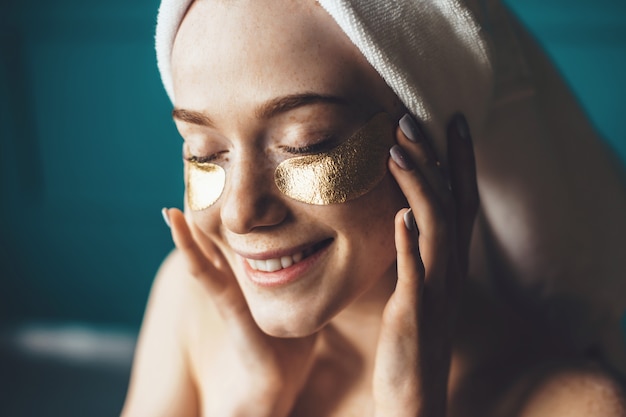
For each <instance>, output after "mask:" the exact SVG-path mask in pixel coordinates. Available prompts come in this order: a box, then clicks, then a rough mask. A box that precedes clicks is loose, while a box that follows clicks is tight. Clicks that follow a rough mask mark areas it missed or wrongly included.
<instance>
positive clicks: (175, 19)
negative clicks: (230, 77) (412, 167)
mask: <svg viewBox="0 0 626 417" xmlns="http://www.w3.org/2000/svg"><path fill="white" fill-rule="evenodd" d="M190 3H191V1H190V0H164V1H162V3H161V7H160V10H159V17H158V23H157V32H156V49H157V59H158V65H159V70H160V71H161V78H162V80H163V84H164V85H165V89H166V91H167V93H168V95H169V97H170V99H171V100H172V102H174V100H175V98H174V91H173V88H172V74H171V67H170V56H171V52H172V47H173V43H174V38H175V35H176V31H177V29H178V27H179V25H180V23H181V20H182V18H183V16H184V13H185V11H186V10H187V8H188V7H189V5H190ZM319 3H320V4H321V5H322V6H323V7H324V8H325V9H326V10H327V11H328V13H329V14H330V15H331V16H332V17H333V18H334V20H335V21H336V22H337V23H338V25H339V26H340V27H341V29H342V30H343V31H344V32H345V33H346V35H347V36H348V37H349V38H350V40H351V41H352V42H353V43H354V44H355V45H356V46H357V47H358V49H359V50H360V51H361V53H362V54H363V55H364V56H365V58H366V59H367V60H368V61H369V62H370V64H371V65H372V66H373V67H374V68H375V69H376V70H377V71H378V73H379V74H380V75H381V76H382V77H383V79H384V80H385V81H386V82H387V84H388V85H389V86H390V87H391V88H392V89H393V91H394V92H395V93H396V95H397V96H398V97H399V98H400V100H402V102H403V103H404V104H405V106H406V107H407V108H408V109H409V111H411V113H412V114H413V115H414V116H416V118H417V119H418V120H419V121H420V123H421V124H422V126H424V127H425V128H426V129H427V131H428V132H429V134H430V136H431V137H433V138H434V140H435V147H436V150H437V153H438V154H439V156H440V159H442V160H443V159H445V155H446V152H445V126H446V121H448V120H449V119H450V117H451V116H452V115H453V114H454V113H456V112H463V114H464V115H465V117H466V118H467V119H468V121H469V123H470V126H472V128H473V131H474V133H476V132H477V129H479V127H480V126H482V125H483V123H484V118H485V115H486V114H487V108H488V103H489V101H490V99H491V93H492V80H493V74H492V71H491V62H490V56H489V52H488V47H487V42H486V40H485V39H484V37H483V34H482V32H481V28H480V26H479V25H478V24H477V23H476V21H475V19H474V17H473V16H472V13H471V12H470V10H469V9H468V8H467V7H466V6H464V5H463V4H462V3H461V2H460V1H458V0H438V1H432V0H395V1H380V0H367V1H364V0H360V1H359V0H319Z"/></svg>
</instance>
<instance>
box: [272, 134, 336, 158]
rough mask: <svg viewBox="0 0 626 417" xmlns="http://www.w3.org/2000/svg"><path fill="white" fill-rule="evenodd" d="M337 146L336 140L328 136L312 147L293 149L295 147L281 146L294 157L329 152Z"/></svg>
mask: <svg viewBox="0 0 626 417" xmlns="http://www.w3.org/2000/svg"><path fill="white" fill-rule="evenodd" d="M334 146H335V138H334V137H333V136H332V135H326V136H324V137H323V138H322V140H320V141H319V142H316V143H314V144H312V145H307V146H301V147H293V146H281V149H282V150H284V151H285V152H287V153H291V154H294V155H310V154H316V153H320V152H324V151H328V150H330V149H332V148H334Z"/></svg>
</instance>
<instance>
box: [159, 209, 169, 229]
mask: <svg viewBox="0 0 626 417" xmlns="http://www.w3.org/2000/svg"><path fill="white" fill-rule="evenodd" d="M161 214H162V215H163V220H164V221H165V224H166V225H167V227H169V228H171V227H172V225H171V224H170V215H169V214H168V213H167V208H165V207H163V208H162V209H161Z"/></svg>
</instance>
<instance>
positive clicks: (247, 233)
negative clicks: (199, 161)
mask: <svg viewBox="0 0 626 417" xmlns="http://www.w3.org/2000/svg"><path fill="white" fill-rule="evenodd" d="M172 63H173V68H174V89H175V95H176V102H175V107H176V108H177V109H178V110H181V109H183V110H186V111H189V112H195V113H194V114H196V115H198V114H200V115H202V116H203V118H201V120H203V122H202V123H201V124H199V123H198V120H199V119H198V118H195V119H194V120H195V121H194V120H192V118H188V117H176V120H175V121H176V124H177V127H178V129H179V131H180V133H181V136H182V137H183V138H184V141H185V142H184V152H185V155H186V156H189V155H193V156H198V157H208V156H212V155H216V156H215V159H214V163H217V164H220V165H221V166H222V167H223V168H224V170H225V171H226V172H227V175H226V177H227V180H226V185H225V189H224V192H223V194H222V196H221V197H220V199H219V200H218V201H217V202H216V204H214V205H213V206H211V207H210V208H208V209H206V210H202V211H197V212H191V211H189V210H185V212H186V214H185V215H183V213H182V212H181V211H179V210H177V209H170V210H167V211H166V215H167V218H168V221H169V222H170V224H171V228H172V236H173V239H174V242H175V244H176V246H177V250H176V251H175V252H173V253H172V255H170V256H169V257H168V259H167V260H166V261H165V262H164V264H163V266H162V268H161V270H160V272H159V274H158V276H157V279H156V281H155V284H154V289H153V293H152V295H151V298H150V302H149V305H148V308H147V311H146V317H145V322H144V326H143V328H142V332H141V336H140V340H139V344H138V347H137V355H136V360H135V364H134V369H133V376H132V380H131V385H130V390H129V394H128V399H127V403H126V405H125V408H124V411H123V414H122V415H123V416H182V417H185V416H200V415H202V416H255V417H259V416H272V417H280V416H288V415H291V416H298V417H306V416H350V415H358V416H372V415H374V416H398V417H402V416H405V415H406V416H421V417H425V416H443V415H445V414H446V412H447V413H448V414H449V415H453V416H454V415H463V416H473V415H476V416H489V415H494V416H495V415H522V416H542V415H550V416H553V415H568V414H563V413H564V411H562V410H565V409H563V408H559V405H562V404H566V403H567V402H568V401H571V400H572V399H580V398H583V397H582V396H581V392H582V393H585V395H586V397H584V398H585V401H586V403H589V404H591V403H600V404H601V405H602V406H603V407H604V408H599V410H600V412H598V414H595V415H617V416H620V415H621V414H619V413H622V414H623V410H624V405H623V402H620V401H621V400H620V396H619V386H618V385H617V384H615V383H613V382H612V379H611V378H610V377H609V376H608V375H607V374H605V373H604V372H603V371H602V370H601V369H600V370H599V371H598V370H595V369H594V370H593V372H592V371H590V370H588V369H583V370H581V371H580V372H578V373H574V374H572V373H571V372H569V371H568V370H569V369H570V368H572V366H571V365H570V364H565V365H561V366H558V367H552V368H549V367H548V368H546V367H543V366H540V365H541V364H542V363H544V362H546V361H550V359H551V358H552V357H553V355H554V354H556V353H558V347H555V346H553V345H551V344H550V343H546V342H545V339H544V338H543V337H542V336H545V335H539V334H537V332H536V329H534V328H533V326H532V324H529V323H525V322H524V320H520V319H519V317H516V316H515V313H514V312H512V311H510V309H508V308H507V307H508V306H507V305H502V304H500V303H498V302H497V300H494V299H493V297H492V296H491V295H490V294H489V293H488V292H484V291H483V290H481V289H477V288H476V287H475V286H473V285H469V286H466V289H465V290H462V288H463V284H464V282H463V281H464V277H465V273H466V270H467V265H468V247H469V242H470V235H471V229H472V225H473V219H474V215H475V213H476V210H477V205H478V199H477V191H476V173H475V168H474V159H473V152H472V146H471V141H470V139H469V138H468V135H467V129H466V127H465V126H463V118H462V117H460V116H457V117H453V118H452V117H451V120H450V124H449V125H448V126H447V136H448V144H449V155H448V158H449V160H450V166H451V168H450V169H449V171H444V170H442V169H441V168H440V167H439V166H438V165H437V164H436V157H435V155H434V154H433V151H432V149H431V148H430V146H429V145H428V140H427V139H428V138H427V137H426V136H425V135H423V134H422V135H421V136H419V137H418V138H417V141H416V142H413V141H410V140H409V139H408V138H407V137H406V136H405V135H404V134H403V133H402V131H401V130H400V129H399V128H398V129H396V131H395V140H396V141H397V145H398V146H399V147H397V148H395V151H394V153H393V155H395V157H394V158H392V159H390V160H389V163H388V167H389V174H388V175H387V176H386V177H385V178H384V179H383V180H382V182H381V183H380V184H379V185H378V186H377V187H375V188H374V189H373V190H371V191H370V192H369V193H367V194H366V195H364V196H362V197H360V198H358V199H356V200H353V201H349V202H347V203H345V204H338V205H329V206H312V205H307V204H305V203H301V202H297V201H294V200H291V199H289V198H288V197H285V196H284V195H283V194H281V193H280V191H278V190H277V188H276V186H275V184H274V181H273V172H274V169H275V167H276V165H277V164H279V163H280V162H282V161H283V160H285V159H286V158H289V157H292V156H293V155H291V154H290V153H289V152H286V151H285V147H286V146H288V147H301V146H306V145H310V144H312V143H316V142H317V141H319V137H320V133H322V136H324V135H323V134H324V133H327V132H333V134H334V135H336V136H337V137H339V138H347V137H348V136H349V135H350V134H351V133H352V132H354V131H355V130H356V129H358V127H360V126H361V125H363V123H365V121H367V120H368V119H369V118H370V117H371V116H373V115H374V114H376V113H378V112H380V111H385V112H387V113H388V114H390V115H391V117H392V119H393V120H395V121H396V122H397V121H398V120H399V119H400V117H401V116H402V115H403V114H404V113H405V110H404V109H403V107H402V105H401V104H400V103H399V102H398V100H397V98H396V97H395V96H394V94H393V93H392V92H391V91H390V90H389V89H388V87H387V86H386V85H385V83H384V82H383V81H382V80H381V79H380V77H379V76H378V75H377V74H376V73H375V72H374V70H373V69H372V68H371V67H370V66H369V65H368V64H367V63H366V62H365V61H364V59H363V58H362V56H361V55H360V54H359V53H358V51H357V50H356V49H355V48H354V47H353V46H352V45H351V44H350V43H349V41H348V40H347V39H346V38H345V36H344V35H343V33H342V32H341V31H340V30H339V29H338V28H337V27H336V26H335V25H334V23H333V21H332V20H331V19H330V17H329V16H327V15H326V14H325V12H324V11H323V10H322V9H321V8H320V7H318V6H316V5H315V3H314V2H310V3H309V2H278V1H271V2H270V1H268V2H261V1H235V2H223V3H222V2H211V4H209V3H208V2H202V1H200V2H196V3H194V5H193V6H192V8H191V10H190V11H189V12H188V15H187V17H186V18H185V20H184V22H183V25H182V27H181V29H180V31H179V33H178V35H177V39H176V43H175V45H174V53H173V58H172ZM251 69H254V71H251ZM301 93H315V94H321V95H332V96H338V97H341V98H342V99H343V101H345V103H346V104H337V103H330V102H316V103H313V104H311V103H309V104H307V105H303V106H298V107H296V108H290V109H288V110H287V111H281V112H278V113H276V114H273V115H272V116H271V117H260V114H261V113H263V112H261V111H260V109H262V108H263V107H264V105H265V104H267V103H268V102H271V101H272V100H275V99H276V98H277V97H284V96H288V95H293V94H301ZM179 114H183V113H179ZM451 116H452V115H451ZM207 118H210V121H211V125H210V126H208V125H207V123H205V122H206V121H207ZM448 180H449V181H450V185H451V187H449V186H448ZM407 207H411V212H412V213H414V221H415V224H416V228H413V227H411V228H407V226H406V224H407V223H408V224H409V225H412V224H413V223H412V222H413V219H412V217H411V215H410V214H409V215H407ZM405 219H406V221H405ZM417 230H419V233H418V232H417ZM319 242H325V244H326V245H327V246H326V249H325V250H324V251H321V252H320V253H321V255H320V257H319V258H318V260H317V261H316V262H314V263H313V264H312V266H311V267H309V268H308V269H307V270H306V271H305V272H304V273H302V274H301V275H302V276H301V277H299V278H298V279H297V280H295V281H293V282H291V283H289V284H287V285H279V286H273V287H264V286H259V285H257V284H255V283H254V282H253V280H251V279H250V275H251V274H250V272H249V270H248V269H247V268H246V267H245V265H246V264H245V263H244V262H245V261H242V259H241V255H242V254H247V255H246V256H249V257H252V256H261V257H273V256H276V255H275V254H276V253H277V252H276V251H278V252H280V253H283V252H284V251H287V252H294V251H296V250H299V248H301V247H302V245H305V246H310V245H311V244H315V243H319ZM252 275H254V273H253V274H252ZM462 291H463V292H465V293H466V294H465V295H466V296H465V297H464V298H463V301H462V302H461V301H460V300H459V299H460V294H461V292H462ZM459 310H460V312H459ZM457 313H458V318H459V320H458V323H456V327H457V328H458V331H457V332H454V333H453V329H454V328H455V322H456V321H457V320H455V318H456V316H457ZM521 340H523V341H524V343H520V341H521ZM551 355H552V356H551ZM594 378H595V379H594ZM590 381H591V382H593V381H596V382H598V383H599V384H600V385H602V384H604V385H603V386H605V387H610V388H611V389H608V388H607V389H603V390H596V391H593V390H588V389H586V388H585V386H586V384H587V383H589V382H590ZM564 382H566V383H564ZM560 387H563V388H560ZM553 392H556V393H558V395H551V394H550V393H553ZM555 401H556V405H554V404H555ZM546 413H549V414H546ZM555 413H556V414H555ZM559 413H561V414H559ZM586 415H594V414H586Z"/></svg>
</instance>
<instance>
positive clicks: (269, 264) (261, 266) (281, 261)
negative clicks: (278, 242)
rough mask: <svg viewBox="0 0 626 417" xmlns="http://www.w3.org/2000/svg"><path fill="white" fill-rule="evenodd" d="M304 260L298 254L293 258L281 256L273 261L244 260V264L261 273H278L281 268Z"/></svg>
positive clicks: (301, 253) (299, 253) (301, 255)
mask: <svg viewBox="0 0 626 417" xmlns="http://www.w3.org/2000/svg"><path fill="white" fill-rule="evenodd" d="M303 258H304V253H303V252H298V253H296V254H295V255H293V256H282V257H280V258H274V259H263V260H257V259H248V258H246V262H248V265H250V268H252V269H254V270H257V271H263V272H275V271H279V270H281V269H283V268H289V267H290V266H291V265H293V264H296V263H298V262H300V261H301V260H302V259H303Z"/></svg>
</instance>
